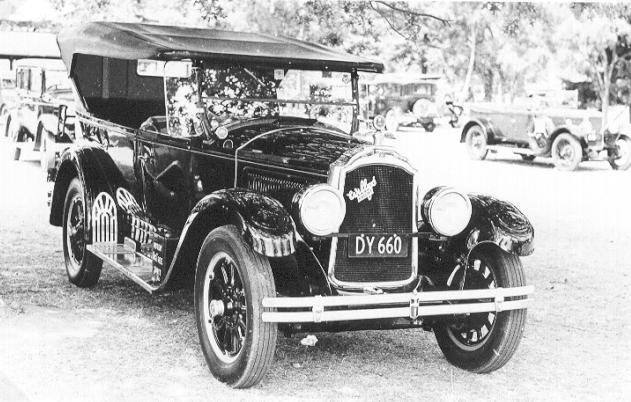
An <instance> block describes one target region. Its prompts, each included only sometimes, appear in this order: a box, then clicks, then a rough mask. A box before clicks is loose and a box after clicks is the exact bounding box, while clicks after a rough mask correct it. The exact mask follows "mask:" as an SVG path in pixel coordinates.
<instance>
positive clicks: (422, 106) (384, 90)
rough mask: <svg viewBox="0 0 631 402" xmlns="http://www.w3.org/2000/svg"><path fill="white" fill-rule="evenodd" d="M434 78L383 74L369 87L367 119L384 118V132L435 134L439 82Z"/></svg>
mask: <svg viewBox="0 0 631 402" xmlns="http://www.w3.org/2000/svg"><path fill="white" fill-rule="evenodd" d="M440 79H441V77H440V76H436V75H419V76H414V75H408V74H383V75H381V76H378V77H376V78H375V79H374V81H372V82H370V83H368V85H367V87H368V93H367V99H368V102H367V106H366V117H367V118H369V119H372V118H374V117H375V116H383V117H385V120H386V128H387V129H388V130H389V131H392V132H394V131H397V130H398V128H399V126H409V125H416V126H422V127H423V128H424V129H425V131H430V132H431V131H434V128H436V120H437V118H438V117H439V116H440V110H441V108H442V107H443V106H444V105H443V103H442V100H440V101H439V98H440V96H439V82H440Z"/></svg>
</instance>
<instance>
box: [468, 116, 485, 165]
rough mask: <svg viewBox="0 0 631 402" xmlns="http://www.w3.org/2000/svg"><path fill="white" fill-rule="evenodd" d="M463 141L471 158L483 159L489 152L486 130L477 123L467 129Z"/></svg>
mask: <svg viewBox="0 0 631 402" xmlns="http://www.w3.org/2000/svg"><path fill="white" fill-rule="evenodd" d="M465 143H466V144H467V151H468V152H469V156H470V157H471V159H476V160H483V159H484V158H486V155H487V154H488V153H489V149H488V140H487V137H486V132H485V131H484V130H483V129H482V127H480V126H479V125H477V124H475V125H473V126H471V127H469V128H468V129H467V133H466V134H465Z"/></svg>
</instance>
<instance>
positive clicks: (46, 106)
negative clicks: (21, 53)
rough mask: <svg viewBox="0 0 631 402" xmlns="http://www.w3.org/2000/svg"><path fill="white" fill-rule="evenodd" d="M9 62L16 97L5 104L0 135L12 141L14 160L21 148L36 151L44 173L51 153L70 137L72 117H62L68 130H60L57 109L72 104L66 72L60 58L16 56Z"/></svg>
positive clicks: (47, 167)
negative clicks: (11, 101) (12, 71)
mask: <svg viewBox="0 0 631 402" xmlns="http://www.w3.org/2000/svg"><path fill="white" fill-rule="evenodd" d="M13 64H14V70H15V84H16V88H15V91H16V99H15V101H14V102H13V103H12V104H10V105H8V107H7V114H6V116H5V128H4V134H5V136H7V137H9V139H10V140H11V141H12V142H13V143H14V151H13V153H12V156H13V158H14V159H15V160H17V159H19V158H20V155H21V151H22V148H24V147H26V148H27V149H29V150H30V149H32V150H33V151H38V152H40V161H41V165H42V168H43V169H44V171H45V172H46V173H47V172H48V170H49V169H51V168H52V167H53V165H54V157H55V156H54V155H55V153H59V152H60V151H61V150H63V149H64V148H65V147H67V146H68V144H70V143H71V142H72V139H73V135H72V129H73V122H72V119H64V121H65V124H67V125H68V130H61V129H60V128H61V125H60V124H63V123H62V122H60V108H65V109H64V110H65V112H67V110H68V106H70V109H71V110H72V109H73V106H72V105H73V103H74V96H73V94H72V89H71V84H70V81H69V80H68V72H67V71H66V68H65V66H64V64H63V62H62V61H61V59H20V60H17V61H15V62H14V63H13ZM65 112H64V115H66V114H67V113H65Z"/></svg>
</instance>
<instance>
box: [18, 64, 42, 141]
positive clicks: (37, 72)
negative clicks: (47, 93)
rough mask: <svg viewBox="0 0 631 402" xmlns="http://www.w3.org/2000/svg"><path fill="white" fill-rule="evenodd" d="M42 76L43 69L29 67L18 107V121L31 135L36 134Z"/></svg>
mask: <svg viewBox="0 0 631 402" xmlns="http://www.w3.org/2000/svg"><path fill="white" fill-rule="evenodd" d="M42 76H43V71H42V69H41V68H38V67H32V68H29V83H28V87H27V90H26V92H25V96H24V98H23V102H22V106H21V107H20V121H21V122H22V125H23V126H24V127H26V129H27V130H28V131H29V132H30V133H31V134H33V135H36V131H37V123H38V117H39V116H38V115H39V108H40V105H41V96H42Z"/></svg>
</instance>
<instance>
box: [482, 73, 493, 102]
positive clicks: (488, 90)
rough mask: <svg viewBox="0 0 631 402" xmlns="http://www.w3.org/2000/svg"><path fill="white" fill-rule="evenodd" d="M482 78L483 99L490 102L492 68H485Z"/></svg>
mask: <svg viewBox="0 0 631 402" xmlns="http://www.w3.org/2000/svg"><path fill="white" fill-rule="evenodd" d="M483 78H484V100H485V101H487V102H491V101H492V100H493V70H491V69H486V70H484V74H483Z"/></svg>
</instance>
